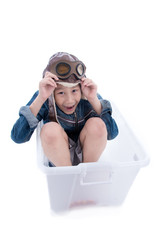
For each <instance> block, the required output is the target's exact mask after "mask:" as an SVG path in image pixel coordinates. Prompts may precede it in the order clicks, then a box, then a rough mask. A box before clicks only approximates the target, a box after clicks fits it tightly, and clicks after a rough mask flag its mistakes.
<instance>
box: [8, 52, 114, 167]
mask: <svg viewBox="0 0 160 240" xmlns="http://www.w3.org/2000/svg"><path fill="white" fill-rule="evenodd" d="M85 70H86V67H85V65H84V64H83V62H81V61H79V59H78V58H76V57H75V56H73V55H71V54H68V53H64V52H58V53H56V54H54V55H53V56H52V57H51V58H50V60H49V63H48V65H47V67H46V69H45V70H44V72H43V79H42V80H41V81H40V83H39V91H38V92H36V93H35V94H34V96H33V97H32V99H31V100H30V101H29V103H28V104H27V106H24V107H22V108H21V109H20V113H19V114H20V117H19V119H18V120H17V122H16V123H15V125H14V126H13V129H12V132H11V138H12V139H13V140H14V141H15V142H17V143H23V142H26V141H29V139H30V137H31V136H32V134H33V132H34V130H35V128H36V127H37V125H38V122H39V121H41V120H42V119H43V121H44V125H43V127H42V129H41V142H42V147H43V150H44V153H45V155H46V156H47V158H48V159H49V166H72V165H78V164H79V163H80V162H96V161H98V159H99V157H100V155H101V154H102V152H103V150H104V149H105V147H106V144H107V139H108V140H110V139H113V138H115V137H116V136H117V134H118V127H117V125H116V122H115V120H114V119H113V118H112V116H111V114H112V109H111V105H110V103H109V102H108V101H106V100H103V99H102V98H101V96H100V95H98V94H97V86H96V84H95V83H94V82H93V81H92V80H91V79H88V78H86V76H85Z"/></svg>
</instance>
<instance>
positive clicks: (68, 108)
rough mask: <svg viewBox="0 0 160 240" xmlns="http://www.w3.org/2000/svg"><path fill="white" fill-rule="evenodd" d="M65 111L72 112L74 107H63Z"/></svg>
mask: <svg viewBox="0 0 160 240" xmlns="http://www.w3.org/2000/svg"><path fill="white" fill-rule="evenodd" d="M64 107H65V109H66V110H67V111H72V110H73V109H74V107H75V105H72V106H64Z"/></svg>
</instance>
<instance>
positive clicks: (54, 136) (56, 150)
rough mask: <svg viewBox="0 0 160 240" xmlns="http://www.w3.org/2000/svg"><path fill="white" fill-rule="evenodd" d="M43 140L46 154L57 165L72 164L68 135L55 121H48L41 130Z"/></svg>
mask: <svg viewBox="0 0 160 240" xmlns="http://www.w3.org/2000/svg"><path fill="white" fill-rule="evenodd" d="M41 142H42V147H43V150H44V153H45V155H46V156H47V158H48V159H49V160H50V161H51V162H52V163H53V164H54V165H55V166H56V167H58V166H72V163H71V160H70V152H69V145H68V136H67V134H66V133H65V131H64V130H63V129H62V127H61V126H60V125H59V124H58V123H55V122H50V123H46V124H45V125H44V126H43V127H42V130H41Z"/></svg>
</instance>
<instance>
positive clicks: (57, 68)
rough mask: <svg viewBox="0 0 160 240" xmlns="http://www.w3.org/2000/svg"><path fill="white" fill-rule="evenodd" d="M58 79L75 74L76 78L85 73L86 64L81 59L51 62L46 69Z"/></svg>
mask: <svg viewBox="0 0 160 240" xmlns="http://www.w3.org/2000/svg"><path fill="white" fill-rule="evenodd" d="M48 70H49V71H50V72H51V73H53V74H55V75H57V77H59V78H60V79H66V78H69V77H70V76H71V74H75V75H76V77H77V78H78V79H81V78H82V77H84V75H85V71H86V66H85V65H84V64H83V63H82V62H81V61H74V62H73V61H67V60H64V61H58V62H55V63H51V64H50V66H49V69H48Z"/></svg>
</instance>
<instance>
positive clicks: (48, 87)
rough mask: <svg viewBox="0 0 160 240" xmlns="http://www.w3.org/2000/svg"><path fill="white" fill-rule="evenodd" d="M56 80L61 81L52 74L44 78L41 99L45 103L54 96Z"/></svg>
mask: <svg viewBox="0 0 160 240" xmlns="http://www.w3.org/2000/svg"><path fill="white" fill-rule="evenodd" d="M54 80H59V79H58V77H57V76H56V75H55V74H53V73H51V72H46V73H45V76H44V78H43V79H42V80H41V81H40V83H39V97H40V98H41V100H42V101H43V102H45V101H46V100H47V98H48V97H49V96H50V95H51V94H52V92H53V91H54V89H55V88H56V87H57V84H56V82H55V81H54Z"/></svg>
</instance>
